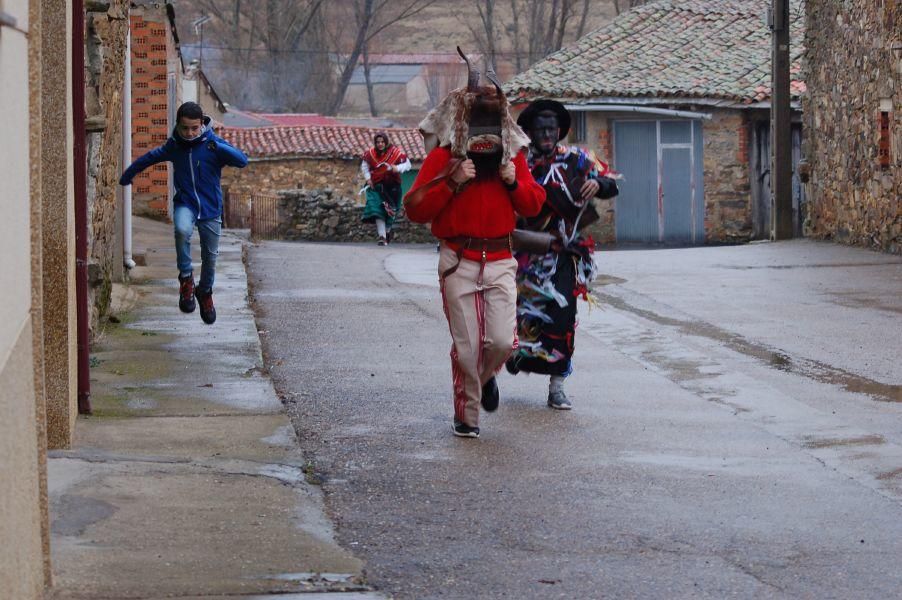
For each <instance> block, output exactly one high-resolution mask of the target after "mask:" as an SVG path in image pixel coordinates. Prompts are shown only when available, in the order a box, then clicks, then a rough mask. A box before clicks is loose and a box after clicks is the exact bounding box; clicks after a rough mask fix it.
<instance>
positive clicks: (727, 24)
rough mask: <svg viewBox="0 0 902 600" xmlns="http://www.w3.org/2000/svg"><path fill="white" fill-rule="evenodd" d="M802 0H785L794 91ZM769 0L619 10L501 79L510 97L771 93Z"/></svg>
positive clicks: (710, 0) (665, 2) (747, 98)
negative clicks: (524, 68) (605, 21)
mask: <svg viewBox="0 0 902 600" xmlns="http://www.w3.org/2000/svg"><path fill="white" fill-rule="evenodd" d="M802 1H803V0H790V13H791V15H792V16H791V20H792V26H791V36H792V38H791V44H790V53H791V59H792V65H793V68H792V72H793V74H794V76H793V79H794V80H793V83H792V91H793V94H794V96H796V97H797V96H798V95H799V93H801V92H804V91H805V84H804V82H801V81H798V80H797V79H796V76H797V74H798V73H799V64H800V59H801V56H802V53H803V52H804V49H803V46H802V42H803V39H804V10H803V9H802V5H801V2H802ZM770 4H771V0H661V1H658V2H653V3H651V4H647V5H645V6H641V7H638V8H634V9H633V10H630V11H628V12H625V13H622V14H621V15H620V16H618V17H616V18H615V19H614V20H613V21H612V22H611V23H609V24H608V25H606V26H604V27H602V28H600V29H597V30H596V31H593V32H592V33H589V34H587V35H585V36H584V37H582V38H580V39H579V40H578V41H577V42H575V43H574V44H573V45H571V46H570V47H567V48H564V49H562V50H560V51H558V52H556V53H554V54H552V55H550V56H548V57H547V58H546V59H544V60H542V61H541V62H539V63H536V64H535V65H533V66H532V67H531V68H530V69H528V70H527V71H525V72H523V73H521V74H519V75H517V76H516V77H514V78H513V79H511V80H510V81H509V82H507V84H505V86H504V87H505V90H506V91H507V92H508V94H509V95H510V96H516V97H520V98H522V99H523V100H531V99H533V98H536V97H551V98H558V99H565V100H566V99H571V100H577V101H578V100H580V99H583V100H588V99H592V98H606V97H618V96H619V97H624V96H626V97H641V96H646V97H668V98H685V97H691V98H711V99H726V100H732V101H738V102H745V103H751V102H755V101H761V100H767V99H768V98H769V97H770V79H771V78H770V54H771V32H770V29H769V28H768V25H767V21H766V15H767V8H768V6H769V5H770Z"/></svg>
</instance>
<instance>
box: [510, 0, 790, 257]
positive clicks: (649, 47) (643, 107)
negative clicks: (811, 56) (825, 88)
mask: <svg viewBox="0 0 902 600" xmlns="http://www.w3.org/2000/svg"><path fill="white" fill-rule="evenodd" d="M769 5H770V1H769V0H744V1H743V2H735V1H733V0H705V1H704V2H664V1H662V2H650V3H647V4H644V5H642V6H639V7H636V8H634V9H632V10H629V11H624V12H623V13H622V14H620V15H618V16H617V17H615V18H614V19H613V20H612V21H611V22H610V23H609V24H607V25H605V26H603V27H601V28H599V29H598V30H596V31H594V32H592V33H589V34H587V35H586V36H584V37H583V38H581V39H580V40H578V41H577V42H575V43H574V44H571V45H570V46H568V47H566V48H563V49H561V50H560V51H558V52H557V53H555V54H553V55H550V56H548V57H546V58H545V59H543V60H542V61H539V62H537V63H536V64H534V65H532V66H531V67H530V68H529V69H527V70H526V71H524V72H523V73H519V74H518V75H516V76H515V77H513V78H512V79H511V80H510V81H508V82H507V84H505V89H506V91H507V92H508V95H509V97H511V98H512V102H514V103H515V104H518V105H522V104H525V103H527V102H530V101H532V100H536V99H539V98H551V99H555V100H559V101H560V102H562V103H563V104H565V105H568V106H569V109H570V112H571V115H572V116H573V125H574V126H573V127H572V129H571V134H572V135H571V138H570V139H571V142H572V143H575V144H576V145H580V146H586V147H588V148H590V149H592V150H594V151H596V153H597V154H599V155H600V157H601V158H602V160H604V161H605V162H607V163H608V164H609V165H610V166H611V167H612V168H613V169H614V170H615V171H617V172H619V173H621V174H623V175H624V178H623V179H622V181H621V185H620V189H621V194H620V196H619V197H618V198H617V199H616V200H613V201H604V202H601V203H600V205H601V206H600V208H601V209H602V211H601V212H602V213H603V214H602V220H601V222H599V223H598V224H596V225H595V227H594V228H593V229H592V233H593V237H595V238H596V240H598V241H601V242H613V241H616V242H618V243H629V244H633V243H638V244H702V243H736V242H744V241H748V240H750V239H753V238H755V237H760V238H768V237H770V223H769V219H768V218H767V216H768V214H769V206H770V194H769V189H768V188H767V185H768V183H769V180H768V177H769V168H768V166H767V164H766V161H762V160H761V156H763V155H764V154H765V152H764V150H765V149H766V148H767V145H768V140H767V139H766V137H765V136H766V135H767V132H768V130H767V128H765V127H762V126H761V124H762V122H764V121H762V119H764V120H765V121H766V119H767V113H768V111H769V106H770V93H771V89H770V85H771V84H770V69H769V65H770V60H771V40H770V31H769V29H768V27H767V24H766V21H765V20H764V19H763V18H762V15H764V14H766V10H767V8H768V7H769ZM791 14H792V19H791V23H790V30H791V31H790V32H791V37H792V42H791V61H792V72H793V74H794V75H795V76H794V77H793V80H792V82H791V88H792V96H793V104H794V109H795V112H794V116H795V117H796V118H798V114H799V113H798V109H799V105H798V98H799V96H800V95H801V94H802V93H804V91H805V83H804V81H803V80H802V79H800V78H799V77H798V76H797V75H798V70H799V68H800V67H799V61H800V59H801V55H802V53H803V52H804V46H803V43H802V42H803V39H804V29H805V23H804V19H803V18H802V15H801V13H800V12H799V11H796V10H794V11H793V12H792V13H791ZM636 31H642V36H639V37H637V36H636V35H635V32H636ZM793 134H794V135H795V136H796V137H798V134H799V131H798V129H797V126H794V128H793ZM793 161H794V162H796V161H797V158H796V157H795V156H794V157H793ZM762 182H763V183H762ZM802 204H803V202H802V196H801V195H796V196H794V209H795V211H796V212H795V214H794V217H796V215H798V214H801V212H803V206H802ZM762 224H764V225H762Z"/></svg>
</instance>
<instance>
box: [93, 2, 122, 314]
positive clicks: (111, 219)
mask: <svg viewBox="0 0 902 600" xmlns="http://www.w3.org/2000/svg"><path fill="white" fill-rule="evenodd" d="M128 9H129V6H128V1H127V0H112V1H111V2H110V3H109V8H108V9H107V10H106V11H104V12H88V13H87V22H86V25H87V36H86V40H85V43H86V54H85V56H86V62H87V72H86V79H87V80H86V82H85V105H86V106H85V110H86V114H87V122H88V128H89V131H90V133H89V135H88V147H87V153H88V180H87V183H88V208H89V220H88V223H89V228H90V234H89V237H88V244H89V248H88V277H89V283H90V286H91V287H90V291H89V295H90V297H89V304H90V306H91V325H92V327H91V330H92V331H93V330H94V327H93V325H94V324H96V322H97V318H98V317H99V316H100V315H102V314H104V313H105V312H106V310H107V308H108V307H109V302H110V292H111V290H112V282H113V278H114V270H115V268H116V266H117V264H118V260H119V259H121V257H120V255H119V246H120V236H119V232H118V227H117V226H118V225H120V220H119V219H118V215H117V206H118V198H119V196H118V194H117V192H118V180H119V174H120V172H121V163H122V160H121V157H122V86H123V82H124V79H125V47H126V36H127V33H128Z"/></svg>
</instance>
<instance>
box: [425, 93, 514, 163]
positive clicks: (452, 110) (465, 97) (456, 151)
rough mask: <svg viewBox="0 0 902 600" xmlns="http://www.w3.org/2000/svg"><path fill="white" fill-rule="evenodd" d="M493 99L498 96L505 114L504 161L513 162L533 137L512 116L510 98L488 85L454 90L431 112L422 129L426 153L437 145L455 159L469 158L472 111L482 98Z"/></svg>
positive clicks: (503, 115)
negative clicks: (447, 150) (468, 144)
mask: <svg viewBox="0 0 902 600" xmlns="http://www.w3.org/2000/svg"><path fill="white" fill-rule="evenodd" d="M491 96H494V97H495V101H494V102H492V103H493V104H496V105H497V108H498V110H499V112H500V113H501V145H502V148H503V154H502V157H501V160H502V162H507V161H510V160H513V158H514V157H515V156H516V155H517V154H518V153H519V152H520V150H522V149H523V148H528V147H529V137H528V136H527V135H526V134H525V133H524V132H523V130H522V129H520V126H519V125H517V123H516V122H515V121H514V119H513V117H511V114H510V104H509V103H508V101H507V98H506V97H505V96H504V95H503V94H500V93H498V92H497V90H496V89H495V88H494V87H490V86H486V87H481V88H478V89H476V90H473V89H469V88H466V87H462V88H458V89H456V90H453V91H451V92H450V93H449V94H448V95H447V96H445V98H444V99H443V100H442V101H441V103H439V105H438V106H436V107H435V108H433V109H432V110H431V111H429V114H427V115H426V118H424V119H423V120H422V121H420V126H419V127H420V133H421V134H422V135H423V140H424V142H425V144H426V151H427V152H428V151H430V150H432V149H433V148H435V147H436V146H449V147H450V149H451V154H452V155H453V156H456V157H458V158H464V157H466V155H467V139H468V138H469V137H470V135H469V129H470V128H469V125H468V123H469V122H470V110H471V109H472V108H473V106H474V105H475V104H476V103H477V100H479V99H480V97H481V98H482V99H483V103H484V102H485V99H486V98H488V97H491Z"/></svg>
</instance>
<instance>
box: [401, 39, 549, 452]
mask: <svg viewBox="0 0 902 600" xmlns="http://www.w3.org/2000/svg"><path fill="white" fill-rule="evenodd" d="M458 51H459V49H458ZM465 60H466V59H465ZM473 75H474V73H473V71H472V70H471V73H470V79H469V83H468V85H467V87H466V88H460V89H457V90H454V91H452V92H451V93H450V94H449V95H448V96H447V97H446V98H445V99H444V100H443V101H442V102H441V103H440V104H439V105H438V106H437V107H436V108H435V109H433V111H432V112H430V113H429V114H428V115H427V116H426V118H425V119H424V120H423V121H422V122H421V123H420V131H421V132H422V133H423V135H424V137H425V139H426V141H427V148H428V147H429V146H430V145H431V144H434V145H435V146H436V147H434V148H433V149H432V150H431V151H430V152H429V154H428V155H427V157H426V160H425V161H424V162H423V166H422V168H421V169H420V172H419V173H418V174H417V178H416V181H415V182H414V184H413V187H412V188H411V189H410V191H409V192H408V193H407V195H406V196H405V198H404V205H405V208H406V210H407V217H408V218H409V219H410V220H411V221H414V222H418V223H427V222H431V223H432V233H433V234H434V235H435V236H436V237H437V238H439V239H440V240H441V241H442V242H441V250H440V252H441V253H440V256H439V265H438V271H439V281H440V284H441V291H442V300H443V306H444V310H445V317H446V318H447V320H448V327H449V329H450V332H451V339H452V344H451V371H452V379H453V396H454V422H455V435H463V436H466V437H477V436H478V435H479V429H478V424H479V406H480V402H481V401H483V406H484V407H485V408H486V409H487V410H493V409H492V408H488V405H487V404H485V402H484V400H485V397H484V395H483V390H484V386H486V385H493V379H494V376H495V374H496V373H497V371H498V370H499V369H500V368H501V366H502V365H503V364H504V361H505V360H506V359H507V358H508V357H509V356H510V354H511V352H512V351H513V350H514V349H515V348H516V347H517V338H516V331H515V330H516V295H517V292H516V284H515V281H514V277H515V274H516V270H517V263H516V261H515V260H514V259H513V257H512V254H511V246H510V234H511V232H512V231H513V229H514V225H515V223H516V218H517V215H518V214H519V215H522V216H527V217H529V216H535V215H537V214H538V213H539V210H540V209H541V207H542V203H543V202H544V200H545V192H544V190H543V189H542V187H541V186H540V185H539V184H537V183H536V182H535V180H534V179H533V177H532V176H531V175H530V173H529V168H528V166H527V164H526V156H525V151H524V150H525V148H526V146H527V144H528V143H529V138H527V137H526V135H525V134H524V133H523V132H522V131H521V130H520V128H519V126H517V124H516V123H515V122H514V121H513V119H512V117H511V116H510V112H509V110H508V103H507V99H506V98H505V97H504V94H503V93H502V92H501V89H500V87H498V85H497V83H496V82H494V81H493V83H495V87H491V86H487V87H479V86H478V80H479V74H478V73H476V74H475V81H474V76H473ZM489 78H490V79H491V74H489ZM467 158H469V159H471V160H472V161H473V163H474V166H475V171H476V177H475V178H473V179H470V180H469V181H466V182H465V183H463V184H460V185H457V184H456V183H455V182H454V181H453V179H452V178H451V176H452V175H453V174H454V173H455V169H456V168H457V167H458V165H459V164H460V163H461V162H463V161H464V160H466V159H467ZM507 161H512V162H513V165H514V169H515V179H514V180H513V183H511V184H507V183H505V182H504V181H503V180H502V178H501V176H500V174H499V167H500V166H501V165H502V164H507ZM495 390H496V392H495V393H496V394H497V388H495ZM496 401H497V396H496ZM496 406H497V404H496Z"/></svg>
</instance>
